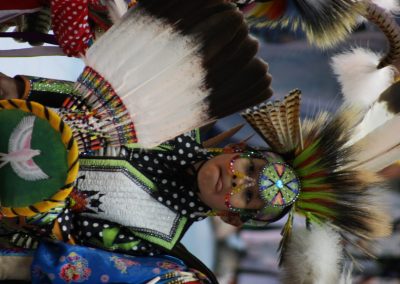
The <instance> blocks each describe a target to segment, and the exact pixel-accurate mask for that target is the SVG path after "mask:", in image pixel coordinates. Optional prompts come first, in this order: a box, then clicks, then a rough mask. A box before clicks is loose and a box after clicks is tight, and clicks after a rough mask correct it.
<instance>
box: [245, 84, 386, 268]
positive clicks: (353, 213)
mask: <svg viewBox="0 0 400 284" xmlns="http://www.w3.org/2000/svg"><path fill="white" fill-rule="evenodd" d="M299 108H300V92H299V91H293V92H292V93H291V94H290V95H288V96H287V97H286V98H285V99H284V100H283V101H281V102H279V101H277V102H274V103H268V104H261V105H258V106H256V107H253V108H251V109H248V110H246V111H245V112H244V113H243V117H244V118H245V119H246V120H247V121H248V122H249V123H250V125H251V126H252V127H253V128H254V129H255V130H256V131H257V132H258V133H259V134H260V135H261V137H262V138H263V139H265V141H266V142H267V143H268V144H269V145H270V147H271V150H272V151H273V152H275V153H279V154H280V155H281V156H282V157H283V162H280V163H281V164H284V165H285V166H286V168H287V169H286V171H292V172H293V173H294V174H293V176H296V177H297V180H298V181H299V184H300V185H299V186H297V187H296V191H294V190H293V186H290V184H289V182H292V181H290V180H291V179H287V181H285V176H284V175H282V178H281V179H280V180H281V184H278V183H277V182H276V183H275V184H274V183H268V186H267V187H263V184H262V181H260V191H261V196H262V197H263V196H270V195H271V194H270V193H272V194H273V195H274V196H278V195H280V196H281V197H280V199H281V200H282V202H276V201H275V200H276V198H275V197H274V198H275V199H274V200H273V201H269V202H267V203H266V208H268V207H275V208H279V209H280V210H281V211H282V212H288V220H287V222H286V224H285V226H284V228H283V231H282V236H283V238H282V241H281V244H280V249H281V261H282V260H283V261H284V259H285V257H286V256H287V255H290V253H291V252H290V251H288V248H290V247H291V245H289V244H290V243H291V239H292V234H293V233H292V225H293V219H294V216H295V215H296V214H299V215H302V216H304V217H305V218H306V220H307V227H308V228H312V227H321V226H323V227H325V226H328V227H330V228H331V229H333V230H334V231H336V232H337V233H338V234H340V235H341V236H342V237H343V238H345V239H346V240H348V241H351V242H352V243H353V244H355V245H357V246H358V247H359V248H360V249H361V250H362V251H364V252H366V253H367V254H370V247H368V246H367V245H360V243H359V242H358V241H359V240H362V242H361V243H368V241H371V240H373V239H376V238H379V237H384V236H387V235H389V234H390V230H391V229H390V228H391V226H390V222H389V219H388V217H387V216H386V215H385V213H384V212H382V204H379V203H376V202H375V200H374V194H373V191H372V190H371V189H370V188H371V186H374V185H379V184H380V182H381V180H380V179H379V178H378V177H377V176H376V175H375V174H374V173H373V172H370V171H366V170H364V169H363V168H362V167H359V168H354V167H353V163H354V162H357V159H358V158H359V155H360V153H363V152H365V151H368V149H365V148H362V147H360V146H359V145H357V146H354V145H352V144H350V142H349V141H350V140H351V138H352V136H353V135H354V132H353V131H354V127H355V126H356V125H357V123H358V122H359V118H360V116H359V112H358V111H354V110H352V109H351V108H350V107H349V108H343V109H342V110H341V111H340V112H339V113H338V114H336V115H335V116H331V115H328V114H326V113H321V114H320V115H319V116H317V117H316V118H315V119H306V120H303V121H300V115H299V114H300V111H299ZM267 162H269V161H268V159H267ZM267 167H268V163H267V166H266V167H265V168H267ZM263 175H266V178H267V179H269V180H273V179H272V178H270V176H268V173H267V174H265V173H263ZM261 179H262V178H261ZM282 182H283V185H284V186H282ZM290 191H291V192H296V196H295V197H291V195H290V194H288V193H291V192H290ZM287 198H291V199H292V200H291V201H290V202H289V200H287ZM264 211H265V212H268V210H267V209H264ZM278 215H279V214H278ZM266 221H267V222H268V220H266ZM250 222H251V220H250ZM254 223H255V224H257V223H259V220H256V222H254ZM324 230H326V229H324ZM305 253H306V252H305ZM282 257H283V259H282Z"/></svg>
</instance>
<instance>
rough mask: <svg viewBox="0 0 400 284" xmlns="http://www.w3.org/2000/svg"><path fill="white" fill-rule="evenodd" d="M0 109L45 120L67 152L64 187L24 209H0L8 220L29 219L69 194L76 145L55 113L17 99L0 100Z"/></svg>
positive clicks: (75, 171) (75, 165) (75, 170)
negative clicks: (29, 114)
mask: <svg viewBox="0 0 400 284" xmlns="http://www.w3.org/2000/svg"><path fill="white" fill-rule="evenodd" d="M1 109H8V110H10V109H19V110H22V111H24V112H28V113H32V114H34V115H36V116H37V117H40V118H42V119H45V120H47V121H48V122H49V124H50V125H51V127H52V128H53V129H54V130H56V131H57V132H60V134H61V140H62V142H63V144H64V145H65V148H66V150H67V151H68V155H67V162H68V174H67V178H66V180H65V185H64V186H63V187H62V188H60V190H59V191H58V192H57V193H55V194H54V195H53V196H51V197H50V198H49V199H48V200H44V201H40V202H37V203H35V204H33V205H30V206H26V207H0V213H1V214H2V215H3V216H4V217H9V218H10V217H16V216H25V217H31V216H34V215H35V214H38V213H45V212H47V211H49V210H50V209H53V208H55V207H57V206H60V205H61V204H63V202H64V200H65V199H66V198H67V197H68V195H69V194H70V193H71V191H72V188H73V183H74V182H75V179H76V178H77V175H78V169H79V161H78V158H79V152H78V144H77V143H76V141H75V140H74V138H73V135H72V131H71V129H70V128H69V126H68V125H66V124H65V123H64V122H63V121H62V120H61V118H60V117H59V116H58V115H57V113H55V112H54V111H52V110H50V109H48V108H46V107H45V106H43V105H41V104H39V103H35V102H30V101H25V100H17V99H12V100H0V110H1Z"/></svg>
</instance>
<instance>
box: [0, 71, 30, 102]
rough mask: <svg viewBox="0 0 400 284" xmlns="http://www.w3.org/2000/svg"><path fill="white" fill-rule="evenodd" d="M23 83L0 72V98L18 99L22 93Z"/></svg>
mask: <svg viewBox="0 0 400 284" xmlns="http://www.w3.org/2000/svg"><path fill="white" fill-rule="evenodd" d="M23 88H24V87H23V83H22V82H20V81H19V80H17V79H15V78H11V77H8V76H6V75H4V74H3V73H0V99H1V100H3V99H18V98H21V97H22V95H23Z"/></svg>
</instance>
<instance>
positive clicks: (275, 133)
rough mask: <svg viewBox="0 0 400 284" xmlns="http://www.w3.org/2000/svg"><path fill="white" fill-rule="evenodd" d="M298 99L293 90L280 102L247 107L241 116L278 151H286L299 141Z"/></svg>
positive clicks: (299, 96) (299, 95)
mask: <svg viewBox="0 0 400 284" xmlns="http://www.w3.org/2000/svg"><path fill="white" fill-rule="evenodd" d="M300 99H301V93H300V91H298V90H295V91H293V92H291V93H290V95H289V96H287V97H286V98H285V99H284V100H283V101H282V102H275V103H266V104H261V105H259V106H256V107H254V108H253V109H249V110H247V111H246V112H243V113H242V116H243V117H244V118H245V119H246V120H247V121H248V122H249V123H250V125H251V126H252V127H253V128H254V129H255V130H256V131H257V132H258V133H259V134H260V136H261V137H263V138H264V139H265V141H266V142H267V143H268V145H270V146H271V147H273V148H274V149H276V151H277V152H278V153H288V152H290V151H292V150H294V149H295V148H296V146H297V145H298V144H299V142H300V124H299V117H300Z"/></svg>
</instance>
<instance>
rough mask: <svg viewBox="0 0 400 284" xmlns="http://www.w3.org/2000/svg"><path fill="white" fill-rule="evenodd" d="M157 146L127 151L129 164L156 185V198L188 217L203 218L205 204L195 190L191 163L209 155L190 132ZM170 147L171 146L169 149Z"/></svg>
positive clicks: (204, 158) (197, 219) (205, 210)
mask: <svg viewBox="0 0 400 284" xmlns="http://www.w3.org/2000/svg"><path fill="white" fill-rule="evenodd" d="M161 148H162V149H161V150H157V151H156V150H151V151H146V152H141V150H139V149H137V150H136V149H132V150H130V151H129V153H128V159H129V161H130V162H131V164H132V165H133V166H135V167H137V168H138V169H139V170H140V171H141V172H142V173H143V174H145V175H146V176H147V177H148V178H149V179H151V180H152V181H153V182H154V183H155V184H156V185H157V189H158V193H157V196H156V198H157V200H158V201H159V202H162V203H163V204H164V205H166V206H168V207H169V208H170V209H171V210H173V211H175V212H177V213H179V214H180V215H183V216H185V217H187V218H189V219H190V220H192V221H199V220H202V219H204V218H205V217H204V213H205V212H207V211H209V210H210V208H208V207H207V206H206V205H205V204H204V203H203V202H202V201H201V200H200V199H199V198H198V197H197V194H196V190H197V181H196V177H195V175H194V174H189V173H188V171H194V170H193V169H192V168H193V165H194V164H195V163H197V162H200V161H205V160H207V159H209V158H210V154H208V153H207V152H205V151H204V150H203V149H202V147H201V145H200V144H198V143H197V142H196V141H195V140H194V139H193V138H192V137H191V136H189V135H182V136H178V137H177V138H175V139H174V140H171V141H170V142H168V145H166V146H164V148H163V147H161ZM171 148H172V149H171Z"/></svg>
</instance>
